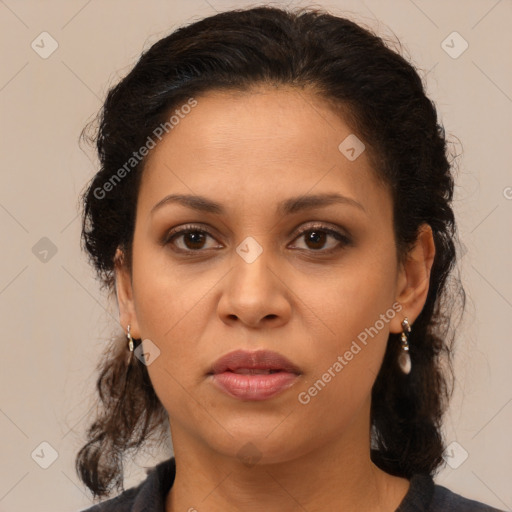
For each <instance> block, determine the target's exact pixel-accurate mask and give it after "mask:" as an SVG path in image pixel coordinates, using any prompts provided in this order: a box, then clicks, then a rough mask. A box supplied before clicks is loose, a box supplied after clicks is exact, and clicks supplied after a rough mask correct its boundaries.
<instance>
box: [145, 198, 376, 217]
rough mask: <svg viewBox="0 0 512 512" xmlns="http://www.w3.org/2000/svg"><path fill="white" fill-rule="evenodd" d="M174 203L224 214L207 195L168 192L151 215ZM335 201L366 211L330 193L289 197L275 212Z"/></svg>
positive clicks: (295, 209) (311, 206) (220, 207)
mask: <svg viewBox="0 0 512 512" xmlns="http://www.w3.org/2000/svg"><path fill="white" fill-rule="evenodd" d="M176 203H177V204H181V205H182V206H185V207H187V208H191V209H193V210H197V211H199V212H204V213H212V214H215V215H224V214H225V213H226V210H225V208H224V207H223V206H222V205H221V204H220V203H216V202H215V201H212V200H211V199H208V198H207V197H204V196H197V195H188V194H170V195H168V196H165V197H164V198H163V199H162V200H160V201H158V203H156V204H155V206H153V208H152V209H151V212H150V214H151V215H153V214H154V213H155V211H156V210H158V209H160V208H162V207H163V206H165V205H168V204H176ZM336 203H338V204H346V205H349V206H354V207H356V208H359V209H360V210H362V211H363V212H365V211H366V210H365V209H364V207H363V205H362V204H361V203H359V202H357V201H356V200H355V199H352V198H350V197H346V196H343V195H341V194H337V193H330V194H314V195H308V196H297V197H290V198H288V199H285V200H284V201H281V202H280V203H279V204H278V205H277V214H279V215H290V214H293V213H297V212H299V211H302V210H314V209H318V208H323V207H325V206H329V205H331V204H336Z"/></svg>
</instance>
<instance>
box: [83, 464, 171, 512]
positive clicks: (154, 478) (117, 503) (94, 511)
mask: <svg viewBox="0 0 512 512" xmlns="http://www.w3.org/2000/svg"><path fill="white" fill-rule="evenodd" d="M175 474H176V465H175V460H174V457H172V458H170V459H168V460H165V461H163V462H161V463H160V464H158V465H157V466H155V467H152V468H150V469H147V470H146V478H145V480H144V481H142V482H141V483H140V484H139V485H137V486H135V487H131V488H130V489H127V490H125V491H123V492H122V493H121V494H119V495H118V496H116V497H115V498H110V499H108V500H106V501H103V502H101V503H98V504H96V505H94V506H92V507H90V508H88V509H84V510H81V511H80V512H142V511H143V510H144V511H145V512H160V511H161V510H163V509H164V503H165V497H166V495H167V493H168V492H169V489H170V488H171V486H172V484H173V483H174V477H175Z"/></svg>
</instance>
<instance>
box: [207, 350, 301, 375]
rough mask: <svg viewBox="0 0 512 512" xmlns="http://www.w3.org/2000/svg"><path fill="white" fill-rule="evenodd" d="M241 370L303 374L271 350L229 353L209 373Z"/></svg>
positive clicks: (218, 360) (287, 360)
mask: <svg viewBox="0 0 512 512" xmlns="http://www.w3.org/2000/svg"><path fill="white" fill-rule="evenodd" d="M239 368H247V369H253V370H267V369H268V370H282V371H287V372H290V373H296V374H298V375H299V374H300V373H301V371H300V368H299V367H298V366H296V365H294V364H293V363H292V362H291V361H290V360H289V359H287V358H286V357H284V356H283V355H281V354H279V353H277V352H273V351H271V350H258V351H256V352H248V351H247V350H235V351H233V352H229V353H228V354H225V355H224V356H222V357H220V358H219V359H217V361H215V363H213V365H212V367H211V369H210V372H209V373H210V374H216V373H222V372H225V371H228V370H231V371H236V370H238V369H239Z"/></svg>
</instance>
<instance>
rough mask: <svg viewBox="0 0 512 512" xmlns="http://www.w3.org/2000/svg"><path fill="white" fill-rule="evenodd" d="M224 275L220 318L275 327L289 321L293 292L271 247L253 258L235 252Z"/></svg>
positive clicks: (228, 321) (255, 325)
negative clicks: (230, 264)
mask: <svg viewBox="0 0 512 512" xmlns="http://www.w3.org/2000/svg"><path fill="white" fill-rule="evenodd" d="M226 277H227V279H225V280H224V281H223V282H224V288H223V289H222V296H221V298H220V300H219V304H218V314H219V317H220V318H221V319H222V321H223V322H225V323H227V324H234V323H237V322H240V323H242V324H243V325H245V326H246V327H250V328H262V327H270V326H272V327H278V326H281V325H283V324H285V323H286V322H288V321H289V319H290V315H291V310H292V305H291V298H292V295H293V294H292V291H291V288H290V283H289V282H287V278H286V275H284V271H283V269H282V268H280V267H279V265H278V264H277V263H276V262H275V261H272V259H271V257H270V251H263V252H262V253H261V254H259V256H258V257H257V258H256V259H254V260H253V261H251V259H244V258H243V257H239V256H238V255H237V256H236V258H235V264H234V267H233V268H232V270H231V271H230V272H229V274H228V276H226Z"/></svg>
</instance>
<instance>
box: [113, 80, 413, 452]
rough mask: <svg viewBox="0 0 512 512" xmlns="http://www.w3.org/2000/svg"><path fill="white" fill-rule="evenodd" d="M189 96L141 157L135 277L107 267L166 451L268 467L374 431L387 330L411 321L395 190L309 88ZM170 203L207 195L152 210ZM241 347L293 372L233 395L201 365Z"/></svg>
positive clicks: (393, 329) (247, 377)
mask: <svg viewBox="0 0 512 512" xmlns="http://www.w3.org/2000/svg"><path fill="white" fill-rule="evenodd" d="M196 100H197V105H196V106H195V107H194V108H192V109H191V111H190V113H188V114H187V115H185V116H183V118H182V119H180V121H179V123H178V124H177V125H176V126H174V128H173V129H172V130H171V131H170V132H169V133H168V134H167V135H166V136H165V137H163V139H162V141H161V142H160V143H159V144H158V145H157V146H156V147H155V148H154V149H152V150H151V152H150V154H149V156H148V160H147V164H146V167H145V170H144V174H143V179H142V183H141V188H140V192H139V198H138V204H137V215H136V226H135V233H134V242H133V267H132V280H131V281H130V279H129V277H127V275H126V274H125V273H124V272H119V271H118V274H117V278H118V283H117V285H118V298H119V302H120V310H121V320H122V322H123V324H124V325H125V326H126V324H128V323H129V324H131V327H132V331H131V332H132V335H133V336H134V337H135V338H142V339H143V340H145V341H144V349H145V350H146V351H147V352H149V353H150V354H151V353H152V356H151V358H150V359H149V365H148V371H149V374H150V377H151V381H152V383H153V386H154V388H155V391H156V393H157V395H158V397H159V398H160V400H161V402H162V404H163V405H164V407H165V408H166V410H167V411H168V413H169V417H170V422H171V431H172V436H173V441H174V443H175V450H177V449H178V446H181V445H182V444H183V443H195V444H196V446H201V447H202V448H201V449H207V450H213V451H215V452H217V453H219V454H221V455H227V456H237V454H238V456H239V457H240V456H241V454H242V455H243V454H245V455H249V456H251V454H252V455H253V456H254V457H255V458H257V459H259V458H260V457H261V458H262V460H264V461H267V462H278V461H285V460H289V459H291V458H293V457H297V456H300V455H302V454H305V453H306V452H307V451H309V450H313V449H315V448H318V447H319V446H320V445H323V444H325V443H329V442H334V441H335V440H336V439H340V434H341V433H343V432H346V433H347V436H345V439H348V438H351V441H352V442H354V441H355V440H356V438H365V439H366V438H368V435H369V431H368V426H369V423H368V421H369V418H368V415H369V406H370V393H371V388H372V385H373V383H374V381H375V378H376V376H377V373H378V372H379V368H380V366H381V362H382V359H383V355H384V352H385V348H386V342H387V339H388V334H389V332H390V330H391V331H392V332H399V331H400V322H401V320H402V319H403V317H404V316H409V319H410V320H411V318H412V317H414V315H415V310H414V311H413V310H407V311H406V308H405V307H404V308H403V309H402V311H401V312H400V313H399V312H398V311H400V309H401V308H402V307H403V303H402V304H399V303H398V302H397V300H399V299H400V294H401V293H402V294H404V293H405V287H406V283H407V278H406V273H405V272H404V270H403V269H402V267H400V266H399V265H398V262H397V253H396V248H395V239H394V234H393V227H392V226H393V225H392V201H391V196H390V193H389V191H388V190H387V189H386V188H385V186H384V185H383V184H381V183H380V182H379V181H378V180H377V179H376V178H375V176H374V174H373V172H372V169H371V167H370V163H369V158H368V155H367V152H366V151H364V150H363V146H361V145H360V143H358V142H357V140H355V139H353V132H352V130H351V128H350V127H349V126H348V125H347V124H346V123H345V122H343V120H342V119H340V118H339V117H338V116H337V115H336V114H335V113H334V112H332V111H331V110H330V109H329V108H328V106H327V105H325V104H324V103H323V102H322V101H321V100H320V99H318V98H317V97H315V96H313V95H312V94H311V93H308V92H306V91H298V90H294V89H290V88H278V89H275V88H260V89H258V90H255V91H252V92H250V93H228V92H215V93H208V94H206V95H202V96H199V97H196ZM347 137H350V138H349V139H347ZM343 141H345V142H344V143H343ZM363 142H364V141H363ZM342 143H343V144H342ZM340 144H342V146H341V149H340V148H339V146H340ZM351 148H353V150H352V149H351ZM361 150H362V152H361ZM358 153H360V154H359V155H358ZM171 194H172V195H182V196H187V197H198V196H201V197H202V198H204V201H202V202H201V201H199V200H198V199H195V200H194V201H193V204H195V205H196V206H197V207H196V208H194V207H192V206H191V204H192V201H189V203H190V204H189V205H188V206H187V204H185V201H182V202H180V201H177V200H176V201H172V200H168V201H165V202H163V203H161V202H162V200H163V199H164V198H166V197H167V196H169V195H171ZM334 195H336V196H337V197H338V199H335V200H333V199H332V197H334ZM327 196H329V197H331V200H326V199H325V197H327ZM312 197H315V200H310V201H308V198H312ZM206 202H208V204H213V203H215V205H216V206H215V208H210V209H209V210H211V211H206V209H204V208H201V206H203V207H204V206H205V205H206V204H207V203H206ZM156 205H159V206H156ZM185 227H186V229H188V230H189V231H191V232H192V233H189V234H186V233H185V234H181V235H176V236H173V234H172V233H170V232H171V231H172V230H177V229H181V228H185ZM194 230H195V231H196V232H195V233H194ZM303 230H309V231H305V232H304V233H302V234H300V232H301V231H303ZM417 312H419V311H417ZM149 340H150V341H149ZM155 347H157V349H158V350H159V351H160V352H159V354H158V350H156V349H155ZM239 349H241V350H245V351H248V352H254V351H259V350H270V351H274V352H277V353H279V354H281V355H282V356H284V357H286V358H287V359H289V360H290V361H291V362H292V363H293V364H294V365H295V366H296V367H297V368H298V369H299V370H300V372H299V373H300V374H298V375H295V374H294V375H292V377H291V378H289V379H285V381H286V382H287V384H286V386H287V387H286V386H285V387H284V388H282V389H280V391H278V392H276V393H274V394H273V395H271V396H268V397H267V398H265V394H264V393H263V394H262V393H257V392H255V393H253V394H251V392H250V391H247V390H245V391H243V390H242V391H240V392H239V396H233V395H232V394H230V393H228V392H226V391H224V390H222V389H221V388H220V387H219V386H218V385H216V382H218V380H217V381H216V378H215V377H212V376H211V375H209V372H210V370H211V367H212V365H213V363H214V362H215V361H216V360H217V359H218V358H220V357H221V356H224V355H225V354H228V353H230V352H232V351H234V350H239ZM336 363H338V364H336ZM240 378H241V379H246V380H248V379H250V378H251V377H250V376H242V377H240ZM257 378H258V379H260V381H261V382H263V381H264V380H265V379H268V377H262V376H259V377H257ZM315 383H316V384H315ZM251 389H252V388H251ZM315 390H316V391H315ZM240 393H241V394H242V396H240ZM244 393H245V394H244ZM349 433H350V434H349Z"/></svg>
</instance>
